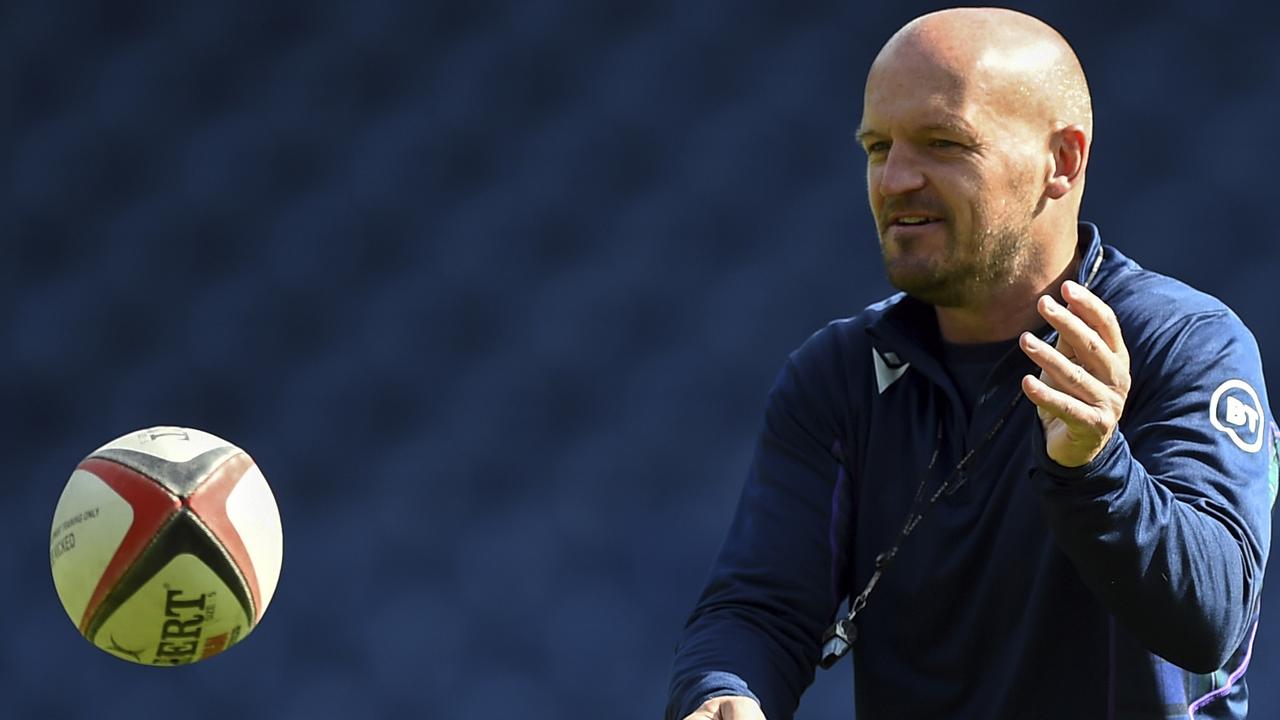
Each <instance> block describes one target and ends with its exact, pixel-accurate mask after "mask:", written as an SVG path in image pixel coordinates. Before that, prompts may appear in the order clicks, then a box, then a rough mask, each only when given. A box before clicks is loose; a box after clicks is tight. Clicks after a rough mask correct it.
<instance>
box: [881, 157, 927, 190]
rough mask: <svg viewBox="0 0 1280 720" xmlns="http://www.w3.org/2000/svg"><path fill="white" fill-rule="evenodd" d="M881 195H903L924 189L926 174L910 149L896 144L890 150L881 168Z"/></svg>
mask: <svg viewBox="0 0 1280 720" xmlns="http://www.w3.org/2000/svg"><path fill="white" fill-rule="evenodd" d="M879 180H880V194H881V195H883V196H886V197H887V196H892V195H901V194H903V193H909V192H915V191H916V190H919V189H920V188H922V187H924V173H922V172H921V171H920V167H919V164H918V163H917V162H916V158H915V157H914V155H913V153H912V152H911V150H910V148H905V147H903V146H902V145H900V144H895V145H894V146H892V147H890V148H889V152H888V154H887V155H886V156H885V159H884V164H883V165H881V166H880V179H879Z"/></svg>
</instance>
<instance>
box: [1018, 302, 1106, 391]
mask: <svg viewBox="0 0 1280 720" xmlns="http://www.w3.org/2000/svg"><path fill="white" fill-rule="evenodd" d="M1036 309H1037V310H1038V311H1039V312H1040V316H1041V317H1043V318H1044V319H1045V320H1047V321H1048V323H1049V324H1050V325H1052V326H1053V328H1054V329H1055V330H1057V331H1058V336H1059V339H1060V341H1061V342H1063V343H1065V344H1066V345H1069V346H1070V353H1068V352H1067V348H1066V347H1064V348H1063V351H1064V354H1068V357H1070V358H1071V359H1072V360H1075V361H1076V362H1078V363H1080V364H1081V365H1083V366H1084V368H1085V369H1086V370H1088V371H1089V372H1090V373H1092V374H1093V375H1094V376H1095V377H1097V378H1098V379H1100V380H1102V381H1103V382H1105V383H1108V384H1111V383H1113V382H1114V381H1115V378H1114V377H1113V375H1114V374H1115V368H1114V367H1113V362H1114V358H1113V357H1112V356H1113V354H1114V353H1113V352H1112V350H1111V348H1110V346H1108V345H1107V344H1106V342H1105V341H1104V340H1103V339H1102V336H1101V335H1099V334H1098V332H1097V331H1096V330H1094V329H1093V328H1091V327H1089V325H1088V324H1086V323H1085V321H1084V320H1083V319H1082V318H1080V316H1078V315H1076V314H1075V313H1073V312H1071V310H1070V309H1068V308H1067V307H1066V306H1064V305H1063V304H1062V303H1060V302H1058V301H1057V300H1054V299H1053V298H1051V297H1049V296H1048V295H1043V296H1041V297H1040V301H1039V302H1037V303H1036Z"/></svg>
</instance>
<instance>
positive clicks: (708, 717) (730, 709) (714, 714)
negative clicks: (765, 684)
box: [684, 696, 766, 720]
mask: <svg viewBox="0 0 1280 720" xmlns="http://www.w3.org/2000/svg"><path fill="white" fill-rule="evenodd" d="M684 720H766V719H765V716H764V712H763V711H761V710H760V704H759V703H757V702H756V701H755V700H752V699H751V698H748V697H738V696H726V697H718V698H712V699H710V700H708V701H706V702H705V703H703V704H702V707H699V708H698V709H697V710H694V711H693V714H691V715H686V716H685V717H684Z"/></svg>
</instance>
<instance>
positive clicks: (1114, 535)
mask: <svg viewBox="0 0 1280 720" xmlns="http://www.w3.org/2000/svg"><path fill="white" fill-rule="evenodd" d="M1136 366H1137V363H1136V362H1135V377H1134V379H1133V390H1132V392H1131V393H1130V397H1129V399H1128V403H1127V405H1126V407H1125V410H1124V417H1123V418H1122V419H1121V423H1120V428H1119V429H1118V430H1117V432H1116V433H1115V435H1114V436H1113V437H1112V439H1111V441H1110V442H1109V443H1108V445H1107V447H1105V448H1104V449H1103V451H1102V453H1101V454H1099V456H1098V457H1097V458H1095V459H1094V460H1093V461H1092V462H1091V463H1089V464H1088V465H1085V466H1083V467H1080V468H1064V467H1061V466H1059V465H1057V464H1056V463H1054V462H1053V460H1051V459H1050V458H1049V457H1048V456H1047V455H1046V453H1045V447H1044V434H1043V432H1035V433H1032V436H1033V442H1034V443H1035V445H1036V448H1035V449H1036V457H1037V468H1036V470H1034V471H1033V472H1034V474H1035V475H1036V476H1037V478H1038V481H1039V483H1040V486H1041V488H1042V491H1043V494H1042V497H1043V501H1044V508H1045V511H1046V514H1047V519H1048V523H1049V526H1050V527H1051V529H1052V531H1053V533H1054V535H1055V537H1056V539H1057V542H1058V544H1059V546H1060V547H1061V548H1062V549H1063V550H1064V552H1065V553H1066V554H1067V555H1068V556H1069V557H1070V558H1071V560H1072V561H1073V563H1074V564H1075V567H1076V569H1077V571H1078V572H1079V573H1080V576H1081V578H1083V580H1084V582H1085V583H1086V584H1087V585H1088V586H1089V587H1090V588H1091V589H1092V590H1093V592H1094V593H1095V594H1096V595H1097V597H1098V598H1099V599H1100V600H1101V601H1102V602H1103V603H1104V604H1105V605H1106V606H1107V607H1108V608H1109V609H1110V611H1111V612H1112V614H1113V615H1115V617H1116V618H1117V620H1119V621H1120V622H1121V624H1122V625H1124V626H1125V627H1126V628H1127V629H1128V630H1129V631H1130V632H1131V633H1133V634H1134V636H1135V637H1136V638H1137V639H1138V640H1139V641H1140V642H1142V643H1143V644H1144V645H1145V646H1146V647H1147V648H1148V649H1149V650H1150V651H1151V652H1153V653H1155V654H1157V655H1159V656H1161V657H1163V658H1164V659H1166V660H1168V661H1169V662H1172V663H1174V664H1175V665H1179V666H1181V667H1183V668H1185V669H1187V670H1190V671H1192V672H1200V673H1206V672H1212V671H1214V670H1216V669H1218V668H1220V667H1222V666H1223V665H1224V663H1225V662H1226V661H1227V659H1228V658H1229V657H1230V656H1231V654H1232V653H1233V652H1234V651H1235V650H1236V648H1237V647H1238V646H1240V645H1241V643H1242V642H1244V639H1245V637H1246V635H1247V633H1248V631H1249V625H1250V620H1251V618H1252V617H1253V614H1254V612H1255V610H1256V604H1257V602H1258V598H1259V595H1260V593H1261V590H1262V573H1263V568H1264V567H1265V565H1266V560H1267V552H1268V549H1269V546H1270V538H1271V520H1270V511H1271V503H1272V501H1273V499H1274V482H1275V464H1274V460H1273V458H1274V454H1275V441H1274V431H1273V427H1274V425H1273V423H1272V421H1271V412H1270V410H1269V407H1268V404H1267V396H1266V388H1265V387H1264V384H1263V378H1262V363H1261V360H1260V359H1259V356H1258V349H1257V345H1256V343H1255V341H1254V339H1253V336H1252V335H1251V334H1250V333H1249V331H1248V330H1247V329H1246V328H1245V327H1244V325H1243V323H1241V322H1240V320H1239V319H1238V318H1236V317H1235V315H1234V314H1232V313H1231V312H1230V311H1227V310H1222V311H1220V312H1217V311H1215V312H1206V313H1201V314H1198V315H1195V316H1192V317H1191V318H1189V319H1187V320H1186V321H1185V322H1184V323H1183V324H1182V325H1181V327H1180V329H1178V330H1177V331H1175V332H1172V333H1170V335H1169V337H1168V338H1166V339H1164V340H1163V342H1160V343H1159V344H1158V345H1153V346H1152V347H1151V348H1150V349H1144V361H1143V363H1142V366H1141V368H1140V369H1139V368H1137V367H1136ZM1139 372H1140V376H1139V375H1138V373H1139Z"/></svg>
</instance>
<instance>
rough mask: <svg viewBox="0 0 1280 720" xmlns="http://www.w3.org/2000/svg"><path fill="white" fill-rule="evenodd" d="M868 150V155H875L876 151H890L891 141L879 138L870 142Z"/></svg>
mask: <svg viewBox="0 0 1280 720" xmlns="http://www.w3.org/2000/svg"><path fill="white" fill-rule="evenodd" d="M866 151H867V154H868V155H875V154H876V153H882V152H888V151H889V143H887V142H885V141H883V140H877V141H876V142H873V143H868V144H867V147H866Z"/></svg>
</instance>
